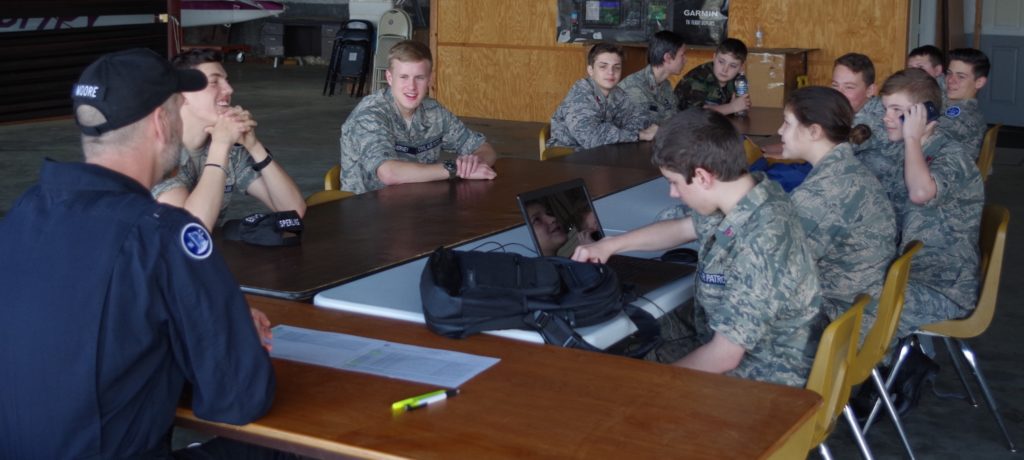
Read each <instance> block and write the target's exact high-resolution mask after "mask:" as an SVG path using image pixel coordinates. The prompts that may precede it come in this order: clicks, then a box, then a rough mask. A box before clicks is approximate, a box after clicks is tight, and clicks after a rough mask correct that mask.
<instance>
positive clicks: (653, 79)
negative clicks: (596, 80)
mask: <svg viewBox="0 0 1024 460" xmlns="http://www.w3.org/2000/svg"><path fill="white" fill-rule="evenodd" d="M685 65H686V44H684V43H683V37H680V36H679V35H678V34H676V33H675V32H672V31H670V30H662V31H660V32H657V33H655V34H654V35H651V39H650V40H649V41H648V43H647V67H644V68H643V69H641V70H639V71H637V72H636V73H634V74H632V75H630V76H628V77H626V78H624V79H622V82H621V83H619V88H622V90H623V91H625V92H626V95H627V96H629V100H630V101H632V102H633V104H634V105H636V106H637V107H638V108H639V109H640V110H646V111H648V115H649V116H650V117H651V120H652V121H654V123H658V124H661V123H663V122H665V121H667V120H668V119H669V118H670V117H671V116H672V115H675V114H676V112H678V111H679V109H678V107H677V105H679V100H678V99H677V98H676V95H675V93H673V92H672V83H671V82H669V80H668V79H669V77H674V76H677V75H679V74H680V73H681V72H682V71H683V66H685Z"/></svg>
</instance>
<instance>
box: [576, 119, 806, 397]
mask: <svg viewBox="0 0 1024 460" xmlns="http://www.w3.org/2000/svg"><path fill="white" fill-rule="evenodd" d="M698 133H699V134H698ZM653 161H654V162H655V163H656V164H658V165H660V167H661V172H662V175H664V176H665V178H666V179H668V181H669V183H670V191H671V194H672V196H673V197H676V198H680V199H681V200H682V201H684V202H685V203H686V204H687V205H689V206H690V207H691V208H693V209H694V211H695V212H694V216H693V217H692V218H685V219H678V220H669V221H661V222H657V223H654V224H651V225H648V226H647V227H643V228H641V229H638V230H634V231H631V232H628V233H625V234H623V235H619V236H615V237H607V238H605V239H603V240H601V241H599V242H597V243H594V244H590V245H582V246H580V247H578V248H577V249H576V253H575V254H573V259H574V260H577V261H590V262H603V261H605V260H607V259H608V257H609V256H611V255H612V254H615V253H619V252H623V251H633V250H662V249H666V248H669V247H675V246H677V245H679V244H683V243H686V242H688V241H692V240H697V242H698V244H699V246H700V250H699V251H698V252H699V259H700V261H699V264H700V267H699V270H698V272H697V283H696V284H697V286H696V308H697V309H698V310H700V311H701V312H702V313H704V314H706V318H707V324H706V326H707V327H709V328H710V329H711V331H713V334H712V337H711V338H710V341H708V342H707V343H705V344H703V345H701V346H700V347H699V348H697V349H696V350H693V351H692V352H691V353H689V354H687V355H686V356H684V357H683V358H682V359H680V360H679V361H677V362H676V363H675V364H676V365H678V366H682V367H688V368H693V369H698V370H703V371H707V372H714V373H725V374H729V375H734V376H737V377H742V378H748V379H754V380H760V381H766V382H772V383H779V384H783V385H791V386H798V387H799V386H803V385H804V384H805V383H806V381H807V375H808V373H809V372H810V368H811V364H812V362H813V360H814V353H815V351H816V348H817V341H818V338H819V337H820V334H821V331H822V329H823V328H824V326H825V323H826V318H825V316H824V315H823V314H822V313H821V295H820V290H819V287H818V277H817V273H816V272H815V269H814V261H813V260H812V258H811V254H810V252H809V251H808V250H807V248H806V247H805V246H804V240H805V239H806V236H805V235H804V232H803V229H801V228H800V224H799V222H798V220H797V218H796V215H795V213H794V211H793V207H792V205H791V204H790V202H789V199H788V198H787V197H786V194H785V193H784V192H783V191H782V189H781V188H780V187H779V186H778V184H776V183H775V182H772V181H769V180H767V179H765V177H764V176H763V175H761V174H757V173H755V174H747V173H746V172H745V171H746V155H745V154H744V153H743V146H742V144H741V142H740V140H739V135H738V133H737V132H736V129H735V128H734V127H733V126H732V124H731V123H730V122H729V120H728V119H726V118H725V116H723V115H721V114H719V113H716V112H713V111H710V110H701V109H691V110H687V111H684V112H682V113H680V114H678V115H676V116H675V117H673V118H672V119H670V120H669V122H668V123H667V124H666V126H665V127H664V129H663V130H662V132H661V133H660V134H659V135H658V136H657V137H656V139H655V145H654V156H653ZM698 165H699V166H698ZM677 171H685V172H686V174H687V175H689V176H690V177H688V178H687V177H685V176H684V175H683V173H680V172H677ZM697 327H698V328H701V325H697ZM669 339H670V338H669Z"/></svg>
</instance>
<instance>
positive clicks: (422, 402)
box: [391, 388, 459, 411]
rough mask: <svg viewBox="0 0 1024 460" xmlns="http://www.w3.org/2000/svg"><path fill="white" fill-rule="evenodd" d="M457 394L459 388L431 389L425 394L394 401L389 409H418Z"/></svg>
mask: <svg viewBox="0 0 1024 460" xmlns="http://www.w3.org/2000/svg"><path fill="white" fill-rule="evenodd" d="M457 394H459V389H458V388H456V389H454V390H437V391H431V392H430V393H427V394H422V395H419V396H413V397H411V398H408V399H403V400H401V401H396V402H395V403H394V404H392V405H391V410H393V411H410V410H415V409H419V408H421V407H423V406H426V405H428V404H431V403H435V402H438V401H443V400H445V399H448V398H453V397H455V395H457Z"/></svg>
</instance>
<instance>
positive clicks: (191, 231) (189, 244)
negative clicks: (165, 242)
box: [181, 222, 213, 260]
mask: <svg viewBox="0 0 1024 460" xmlns="http://www.w3.org/2000/svg"><path fill="white" fill-rule="evenodd" d="M181 247H182V248H184V249H185V254H188V256H189V257H191V258H193V259H196V260H203V259H205V258H207V257H210V254H212V253H213V240H212V239H211V238H210V234H209V233H207V231H206V229H205V228H203V226H202V225H199V224H197V223H195V222H192V223H189V224H187V225H185V227H184V228H182V229H181Z"/></svg>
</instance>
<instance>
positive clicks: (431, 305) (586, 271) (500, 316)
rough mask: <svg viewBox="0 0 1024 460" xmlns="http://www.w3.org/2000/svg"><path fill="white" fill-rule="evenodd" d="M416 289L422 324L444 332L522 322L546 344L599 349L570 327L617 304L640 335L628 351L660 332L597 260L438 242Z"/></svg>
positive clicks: (595, 319) (614, 310)
mask: <svg viewBox="0 0 1024 460" xmlns="http://www.w3.org/2000/svg"><path fill="white" fill-rule="evenodd" d="M420 294H421V296H422V299H423V315H424V318H425V319H426V323H427V328H429V329H430V330H431V331H434V332H436V333H438V334H440V335H443V336H446V337H451V338H463V337H466V336H468V335H472V334H476V333H478V332H482V331H490V330H498V329H527V330H535V331H537V332H539V333H540V334H541V335H542V336H543V337H544V341H545V342H546V343H549V344H554V345H559V346H562V347H568V348H580V349H584V350H591V351H603V350H600V349H598V348H596V347H594V346H592V345H590V344H589V343H587V342H586V341H584V340H583V338H582V337H581V336H580V335H579V333H577V332H576V330H575V328H577V327H585V326H591V325H595V324H600V323H603V322H605V321H608V320H611V319H612V318H615V317H616V316H617V315H618V314H619V313H622V312H624V313H626V314H627V315H628V316H629V318H630V319H632V320H633V323H634V324H636V327H637V329H638V331H637V334H635V337H636V341H637V342H639V344H638V345H637V346H635V347H632V348H631V349H630V350H629V351H628V352H627V353H626V354H627V355H629V356H633V357H642V356H643V355H645V354H647V352H648V351H650V350H651V349H653V348H654V347H656V346H657V345H658V344H659V343H660V339H661V337H660V328H659V326H658V322H657V320H655V319H654V317H653V316H651V314H650V313H647V312H646V311H644V310H643V309H641V308H638V307H635V306H633V305H630V302H631V301H633V300H634V299H635V296H634V295H633V294H631V293H626V292H623V289H622V286H621V284H620V283H619V279H618V277H617V276H616V275H615V272H613V271H612V270H611V269H609V268H608V267H607V266H606V265H603V264H589V263H580V262H573V261H572V260H569V259H566V258H561V257H525V256H522V255H519V254H513V253H505V252H480V251H454V250H450V249H445V248H438V249H437V250H435V251H434V252H433V254H431V255H430V258H429V259H428V260H427V265H426V266H425V267H424V269H423V274H422V276H421V278H420Z"/></svg>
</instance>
